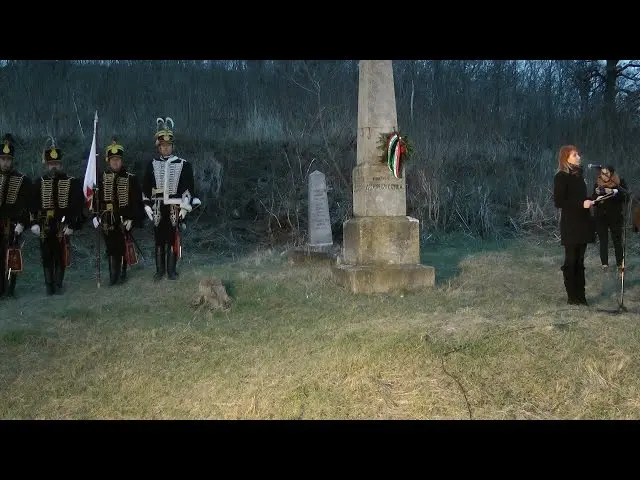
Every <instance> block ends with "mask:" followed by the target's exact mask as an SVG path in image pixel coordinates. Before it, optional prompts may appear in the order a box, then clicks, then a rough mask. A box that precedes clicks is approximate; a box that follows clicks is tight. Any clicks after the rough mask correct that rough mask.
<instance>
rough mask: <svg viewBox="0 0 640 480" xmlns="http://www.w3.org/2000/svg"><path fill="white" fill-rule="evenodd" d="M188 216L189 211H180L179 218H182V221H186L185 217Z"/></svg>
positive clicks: (182, 209)
mask: <svg viewBox="0 0 640 480" xmlns="http://www.w3.org/2000/svg"><path fill="white" fill-rule="evenodd" d="M186 216H187V210H186V209H184V208H181V209H180V213H179V214H178V217H180V220H184V217H186Z"/></svg>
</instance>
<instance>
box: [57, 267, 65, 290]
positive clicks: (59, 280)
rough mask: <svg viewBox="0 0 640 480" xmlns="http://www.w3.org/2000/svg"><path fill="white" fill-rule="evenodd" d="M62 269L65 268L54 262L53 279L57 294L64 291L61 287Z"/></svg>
mask: <svg viewBox="0 0 640 480" xmlns="http://www.w3.org/2000/svg"><path fill="white" fill-rule="evenodd" d="M64 270H65V267H63V266H62V265H61V264H60V263H58V264H56V266H55V281H56V293H57V294H58V295H62V293H63V292H64V290H63V288H62V282H63V281H64Z"/></svg>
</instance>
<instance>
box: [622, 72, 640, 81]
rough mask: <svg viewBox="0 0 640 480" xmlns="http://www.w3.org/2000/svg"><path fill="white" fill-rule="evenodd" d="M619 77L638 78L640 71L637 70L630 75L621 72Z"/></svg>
mask: <svg viewBox="0 0 640 480" xmlns="http://www.w3.org/2000/svg"><path fill="white" fill-rule="evenodd" d="M618 77H622V78H626V79H627V80H638V78H639V77H640V73H638V72H636V73H632V74H630V75H629V74H627V73H619V74H618Z"/></svg>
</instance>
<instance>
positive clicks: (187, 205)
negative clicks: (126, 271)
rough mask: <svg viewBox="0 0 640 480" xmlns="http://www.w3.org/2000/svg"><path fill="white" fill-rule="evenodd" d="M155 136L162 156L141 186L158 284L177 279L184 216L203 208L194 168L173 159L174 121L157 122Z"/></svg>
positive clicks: (154, 161) (150, 166)
mask: <svg viewBox="0 0 640 480" xmlns="http://www.w3.org/2000/svg"><path fill="white" fill-rule="evenodd" d="M156 126H157V129H156V130H157V131H156V135H155V140H156V146H157V147H158V153H159V155H158V156H157V157H156V158H153V159H152V160H151V161H150V162H149V163H148V164H147V166H146V169H145V173H144V179H143V183H142V198H143V202H144V205H145V206H144V209H145V211H146V212H147V216H148V217H149V220H151V221H152V222H153V225H154V237H155V256H156V274H155V276H154V279H155V280H160V279H162V278H163V277H164V274H165V271H166V273H167V278H169V279H170V280H175V279H176V278H177V272H176V263H177V261H178V257H179V255H180V254H181V253H180V252H181V251H180V247H179V238H180V237H179V235H180V228H181V227H182V226H183V220H184V218H185V216H186V215H187V214H188V213H189V212H191V210H192V209H193V207H195V206H198V205H200V200H199V199H198V198H196V197H195V194H194V179H193V168H192V167H191V163H190V162H188V161H187V160H185V159H184V158H180V157H177V156H175V155H173V127H174V124H173V120H172V119H171V118H170V117H167V118H165V119H163V118H158V119H157V120H156Z"/></svg>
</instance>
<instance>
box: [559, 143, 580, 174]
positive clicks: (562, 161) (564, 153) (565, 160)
mask: <svg viewBox="0 0 640 480" xmlns="http://www.w3.org/2000/svg"><path fill="white" fill-rule="evenodd" d="M577 151H578V147H576V146H575V145H563V146H562V147H560V151H559V152H558V171H559V172H560V171H562V172H567V173H568V172H569V156H570V155H571V154H572V153H573V152H577Z"/></svg>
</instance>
